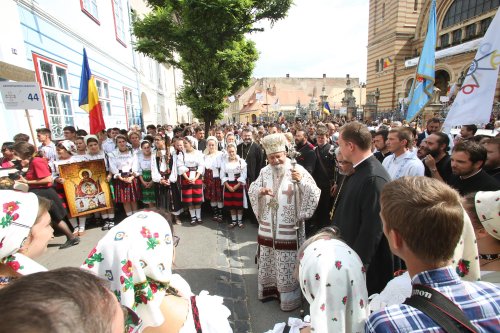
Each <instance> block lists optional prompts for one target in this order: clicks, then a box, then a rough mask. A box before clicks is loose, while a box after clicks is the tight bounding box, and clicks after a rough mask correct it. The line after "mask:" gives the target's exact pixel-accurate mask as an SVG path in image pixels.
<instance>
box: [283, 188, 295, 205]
mask: <svg viewBox="0 0 500 333" xmlns="http://www.w3.org/2000/svg"><path fill="white" fill-rule="evenodd" d="M281 194H285V195H286V196H287V197H288V198H287V200H286V203H287V204H289V205H290V204H291V203H292V195H293V185H292V184H288V190H286V191H281Z"/></svg>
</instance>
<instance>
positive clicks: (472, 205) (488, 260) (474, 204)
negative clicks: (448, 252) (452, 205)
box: [464, 191, 500, 286]
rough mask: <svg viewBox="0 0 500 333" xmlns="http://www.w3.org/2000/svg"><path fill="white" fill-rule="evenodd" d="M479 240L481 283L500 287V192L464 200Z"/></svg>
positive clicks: (478, 195) (481, 192) (479, 193)
mask: <svg viewBox="0 0 500 333" xmlns="http://www.w3.org/2000/svg"><path fill="white" fill-rule="evenodd" d="M464 208H465V210H466V211H467V214H468V215H469V217H470V219H471V222H472V226H473V227H474V233H475V234H476V238H477V248H478V252H479V265H480V269H481V281H486V282H491V283H494V284H496V285H497V286H500V191H480V192H477V193H470V194H468V195H466V196H465V198H464Z"/></svg>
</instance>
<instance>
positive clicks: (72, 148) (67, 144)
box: [58, 140, 77, 155]
mask: <svg viewBox="0 0 500 333" xmlns="http://www.w3.org/2000/svg"><path fill="white" fill-rule="evenodd" d="M58 145H61V146H63V147H64V149H66V150H67V151H68V153H70V154H71V155H76V154H77V151H76V145H75V143H74V142H73V141H71V140H63V141H61V142H59V143H58Z"/></svg>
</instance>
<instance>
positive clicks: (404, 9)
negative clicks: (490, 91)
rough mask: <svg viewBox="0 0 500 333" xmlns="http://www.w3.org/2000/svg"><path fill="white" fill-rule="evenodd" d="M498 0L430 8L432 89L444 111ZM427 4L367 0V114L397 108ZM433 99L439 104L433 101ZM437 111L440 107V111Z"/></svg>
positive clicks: (499, 91) (447, 0)
mask: <svg viewBox="0 0 500 333" xmlns="http://www.w3.org/2000/svg"><path fill="white" fill-rule="evenodd" d="M499 3H500V0H489V1H488V0H477V1H469V0H455V1H453V0H440V1H437V6H436V16H437V18H436V20H437V45H436V71H435V77H436V82H435V86H436V87H437V88H438V89H439V90H440V91H439V94H440V96H443V97H444V98H441V102H443V103H444V106H446V100H447V95H448V94H449V92H450V89H451V90H452V92H453V90H454V89H453V87H455V85H456V84H458V83H460V81H461V77H462V79H463V75H464V73H467V70H468V68H469V65H470V63H471V61H472V60H473V59H474V56H475V54H476V52H477V48H478V46H479V43H480V42H481V39H482V37H483V36H484V34H485V32H486V30H487V29H488V26H489V24H490V23H491V21H492V19H493V17H494V16H495V14H496V12H497V10H498V7H499ZM430 4H431V0H423V1H422V0H408V1H395V0H370V15H369V25H368V29H369V31H368V59H367V95H368V96H367V97H368V103H367V104H369V107H367V108H366V109H367V110H369V111H370V114H368V115H365V118H366V117H371V118H374V117H375V115H374V114H373V112H374V111H376V112H378V116H379V117H380V116H381V115H382V114H383V113H384V112H385V113H387V112H394V110H399V109H400V108H401V102H404V98H407V97H408V95H409V92H410V88H411V85H412V83H413V80H414V76H415V71H416V66H417V64H418V57H419V54H420V52H421V50H422V47H423V44H424V40H425V37H426V34H427V23H428V21H429V8H430ZM437 100H439V99H437ZM499 100H500V85H499V84H498V81H497V86H496V92H495V100H494V105H493V106H492V108H494V109H498V105H499V104H498V103H499ZM444 106H443V107H444Z"/></svg>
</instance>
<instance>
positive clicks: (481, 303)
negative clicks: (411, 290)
mask: <svg viewBox="0 0 500 333" xmlns="http://www.w3.org/2000/svg"><path fill="white" fill-rule="evenodd" d="M412 283H413V284H422V285H425V286H428V287H431V288H434V289H435V290H437V291H439V292H440V293H442V294H443V295H444V296H446V297H448V298H449V299H451V300H452V301H453V302H454V303H455V304H456V305H458V306H459V307H460V309H462V311H464V313H465V315H466V316H467V318H469V320H470V322H471V323H472V325H473V326H474V327H476V328H477V330H478V332H499V331H500V288H499V287H497V286H495V285H493V284H491V283H488V282H466V281H462V280H460V278H459V277H458V275H457V273H456V272H455V271H454V269H453V268H452V267H451V266H448V267H444V268H439V269H435V270H431V271H425V272H422V273H419V274H417V275H415V276H414V277H413V279H412ZM365 332H445V331H444V330H443V329H442V328H441V327H440V326H438V325H437V324H436V323H435V322H434V321H433V320H432V319H431V318H430V317H428V316H427V315H426V314H424V313H422V312H421V311H420V310H417V309H415V308H413V307H411V306H409V305H406V304H397V305H391V306H388V307H386V308H384V309H383V310H380V311H377V312H374V313H372V314H371V316H370V318H368V321H367V322H366V325H365Z"/></svg>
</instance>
